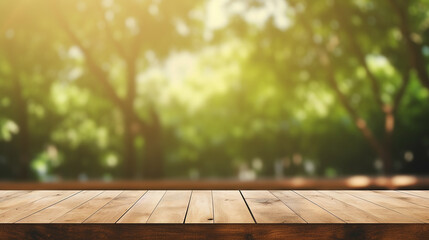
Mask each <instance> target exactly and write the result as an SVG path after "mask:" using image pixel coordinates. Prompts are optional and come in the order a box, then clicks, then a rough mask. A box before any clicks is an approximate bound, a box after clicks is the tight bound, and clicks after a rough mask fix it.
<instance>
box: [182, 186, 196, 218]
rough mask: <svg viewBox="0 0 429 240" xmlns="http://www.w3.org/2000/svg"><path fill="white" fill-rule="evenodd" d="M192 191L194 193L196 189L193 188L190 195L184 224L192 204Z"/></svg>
mask: <svg viewBox="0 0 429 240" xmlns="http://www.w3.org/2000/svg"><path fill="white" fill-rule="evenodd" d="M192 193H194V190H191V196H189V201H188V207H187V208H186V212H185V218H184V219H183V224H185V222H186V217H187V216H188V210H189V205H190V204H191V199H192Z"/></svg>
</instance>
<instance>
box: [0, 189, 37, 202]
mask: <svg viewBox="0 0 429 240" xmlns="http://www.w3.org/2000/svg"><path fill="white" fill-rule="evenodd" d="M29 192H31V191H0V202H2V201H5V200H8V199H11V198H15V197H19V196H22V195H24V194H27V193H29Z"/></svg>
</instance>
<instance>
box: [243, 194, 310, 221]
mask: <svg viewBox="0 0 429 240" xmlns="http://www.w3.org/2000/svg"><path fill="white" fill-rule="evenodd" d="M241 192H242V193H243V196H244V199H245V200H246V202H247V205H248V206H249V209H250V211H251V212H252V213H253V217H254V218H255V220H256V223H305V221H304V220H303V219H302V218H301V217H300V216H298V215H297V214H296V213H295V212H293V211H292V210H291V209H290V208H289V207H288V206H286V205H285V204H284V203H283V202H282V201H280V200H279V199H278V198H277V197H276V196H274V195H273V194H271V193H270V192H269V191H267V190H250V191H241Z"/></svg>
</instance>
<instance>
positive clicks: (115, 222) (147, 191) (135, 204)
mask: <svg viewBox="0 0 429 240" xmlns="http://www.w3.org/2000/svg"><path fill="white" fill-rule="evenodd" d="M147 192H148V190H146V192H144V193H143V194H142V195H141V196H140V197H139V199H137V201H135V202H134V203H133V205H131V207H129V208H128V209H127V210H126V211H125V212H124V213H123V214H122V215H121V216H120V217H119V218H118V220H116V221H115V224H116V223H117V222H118V221H119V220H120V219H121V218H122V217H123V216H124V215H125V214H126V213H127V212H128V211H130V210H131V208H133V207H134V205H136V203H137V202H138V201H140V199H141V198H142V197H143V196H144V195H146V193H147Z"/></svg>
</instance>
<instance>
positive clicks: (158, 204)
mask: <svg viewBox="0 0 429 240" xmlns="http://www.w3.org/2000/svg"><path fill="white" fill-rule="evenodd" d="M166 193H167V190H165V191H164V194H163V195H162V197H161V199H159V201H158V202H157V203H156V206H155V207H154V208H153V210H152V212H151V213H150V215H149V217H148V218H147V220H146V222H145V223H147V221H149V219H150V217H152V214H153V212H155V209H156V208H157V207H158V205H159V203H160V202H161V201H162V199H163V198H164V196H165V194H166Z"/></svg>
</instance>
